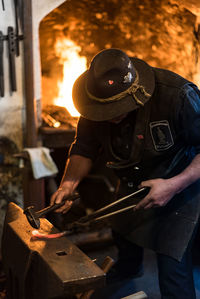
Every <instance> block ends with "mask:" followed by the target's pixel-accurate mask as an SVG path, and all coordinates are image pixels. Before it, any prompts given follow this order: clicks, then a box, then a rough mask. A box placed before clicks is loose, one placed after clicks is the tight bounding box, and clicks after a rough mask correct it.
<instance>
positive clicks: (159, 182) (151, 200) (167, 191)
mask: <svg viewBox="0 0 200 299" xmlns="http://www.w3.org/2000/svg"><path fill="white" fill-rule="evenodd" d="M140 187H150V191H149V193H148V194H147V195H146V196H145V197H144V198H143V199H142V200H141V201H140V202H139V203H138V204H137V205H136V207H135V208H134V210H135V211H136V210H139V209H142V208H143V209H145V210H146V209H150V208H156V207H164V206H165V205H166V204H167V203H168V202H169V201H170V200H171V198H172V197H173V196H174V195H175V194H176V193H177V189H176V186H175V184H173V181H172V180H171V179H153V180H148V181H144V182H142V183H141V184H140Z"/></svg>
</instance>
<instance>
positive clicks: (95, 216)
mask: <svg viewBox="0 0 200 299" xmlns="http://www.w3.org/2000/svg"><path fill="white" fill-rule="evenodd" d="M148 190H149V187H143V188H140V189H138V190H137V191H135V192H133V193H131V194H128V195H126V196H124V197H122V198H120V199H118V200H116V201H114V202H112V203H111V204H109V205H107V206H105V207H103V208H101V209H99V210H97V211H95V212H93V213H92V214H90V215H87V216H84V217H81V218H80V219H79V220H78V221H77V222H75V223H74V225H73V223H72V224H71V225H69V228H70V227H71V228H72V229H73V227H77V226H78V225H79V224H80V226H81V224H85V223H87V222H90V221H95V222H96V221H99V220H102V219H104V218H108V217H110V216H113V215H115V214H119V213H122V212H125V211H127V210H130V209H132V208H134V207H135V206H136V204H133V205H129V206H127V207H125V208H122V209H119V210H116V211H113V212H111V213H108V214H105V215H101V216H99V215H100V214H101V213H102V212H105V211H106V210H108V209H109V208H111V207H114V206H116V205H118V204H119V203H121V202H123V201H125V200H126V199H128V198H131V197H133V196H136V195H140V194H141V193H143V192H146V191H148ZM98 216H99V217H98Z"/></svg>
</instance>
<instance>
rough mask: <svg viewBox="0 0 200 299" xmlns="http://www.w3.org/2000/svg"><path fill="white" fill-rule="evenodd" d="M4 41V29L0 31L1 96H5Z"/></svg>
mask: <svg viewBox="0 0 200 299" xmlns="http://www.w3.org/2000/svg"><path fill="white" fill-rule="evenodd" d="M3 41H4V36H3V33H2V31H0V96H1V97H4V68H3Z"/></svg>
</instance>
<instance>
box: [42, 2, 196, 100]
mask: <svg viewBox="0 0 200 299" xmlns="http://www.w3.org/2000/svg"><path fill="white" fill-rule="evenodd" d="M185 2H187V1H185ZM196 21H197V16H196V15H195V14H194V13H192V12H190V11H189V10H188V9H186V8H185V7H184V6H183V5H182V6H180V5H179V3H178V4H177V3H176V1H166V0H161V1H160V0H154V1H149V0H142V1H140V0H109V1H108V0H106V1H101V0H95V1H87V0H82V1H78V0H73V1H66V2H65V3H64V4H63V5H61V6H60V7H59V8H57V9H55V10H54V11H53V12H52V13H50V14H49V15H47V16H46V17H45V18H44V19H43V21H42V22H41V24H40V49H41V65H42V73H43V96H42V99H43V101H48V103H49V101H50V98H51V96H50V95H52V94H53V95H55V96H56V93H57V88H56V84H55V81H54V80H56V78H58V77H61V76H62V65H61V64H60V63H59V57H58V56H57V55H56V53H55V49H54V46H55V41H56V39H57V38H60V37H61V38H62V37H66V38H69V39H71V40H72V41H74V42H75V43H76V44H77V45H78V46H80V48H81V50H80V55H82V56H86V57H87V59H88V62H89V61H90V60H91V58H92V57H93V56H94V55H95V54H96V53H97V52H98V51H99V50H102V49H104V48H110V47H116V48H121V49H123V50H124V51H126V52H127V53H128V54H129V55H131V56H136V57H138V58H141V59H144V60H145V61H147V62H148V63H149V64H150V65H152V66H156V67H161V68H166V69H169V70H172V71H174V72H177V73H179V74H180V75H182V76H184V77H186V78H187V79H189V80H192V81H194V82H195V83H197V84H199V85H200V69H199V34H198V32H197V28H198V27H197V26H196ZM46 86H48V88H46ZM47 90H48V94H46V92H47Z"/></svg>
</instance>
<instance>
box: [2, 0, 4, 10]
mask: <svg viewBox="0 0 200 299" xmlns="http://www.w3.org/2000/svg"><path fill="white" fill-rule="evenodd" d="M1 3H2V9H3V10H5V4H4V0H1Z"/></svg>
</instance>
